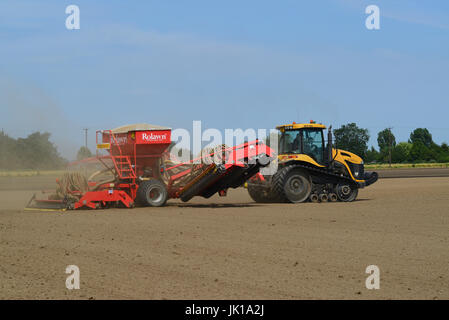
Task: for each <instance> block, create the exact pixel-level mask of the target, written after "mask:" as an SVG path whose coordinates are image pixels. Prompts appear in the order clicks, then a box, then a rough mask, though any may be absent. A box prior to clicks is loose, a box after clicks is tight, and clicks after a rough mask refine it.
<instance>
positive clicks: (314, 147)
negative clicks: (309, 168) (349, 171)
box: [276, 122, 327, 165]
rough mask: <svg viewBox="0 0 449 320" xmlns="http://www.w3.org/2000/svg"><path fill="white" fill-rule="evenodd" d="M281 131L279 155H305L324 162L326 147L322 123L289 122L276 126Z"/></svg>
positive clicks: (321, 163) (321, 162)
mask: <svg viewBox="0 0 449 320" xmlns="http://www.w3.org/2000/svg"><path fill="white" fill-rule="evenodd" d="M276 128H277V129H278V130H279V131H280V132H281V137H280V140H279V155H300V154H302V155H307V156H309V157H310V158H312V159H313V160H314V161H315V162H317V163H318V164H320V165H325V164H326V159H327V157H326V155H327V149H326V146H325V142H324V134H323V129H325V128H326V127H325V126H324V125H322V124H316V123H315V122H311V123H309V124H296V123H293V124H289V125H282V126H278V127H276Z"/></svg>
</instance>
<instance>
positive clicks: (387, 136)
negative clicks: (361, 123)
mask: <svg viewBox="0 0 449 320" xmlns="http://www.w3.org/2000/svg"><path fill="white" fill-rule="evenodd" d="M377 144H378V145H379V151H380V160H381V161H384V162H389V161H390V152H391V153H392V152H393V148H394V146H395V145H396V138H395V136H394V134H393V132H391V129H390V128H387V129H384V130H382V131H380V132H379V133H378V134H377Z"/></svg>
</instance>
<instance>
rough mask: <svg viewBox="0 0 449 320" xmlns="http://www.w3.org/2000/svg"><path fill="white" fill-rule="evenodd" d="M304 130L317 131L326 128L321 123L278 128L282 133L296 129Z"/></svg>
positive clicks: (288, 125) (293, 124) (294, 124)
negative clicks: (314, 129) (311, 129)
mask: <svg viewBox="0 0 449 320" xmlns="http://www.w3.org/2000/svg"><path fill="white" fill-rule="evenodd" d="M303 128H316V129H326V126H325V125H324V124H321V123H292V124H283V125H281V126H277V127H276V129H278V130H279V131H281V132H284V131H285V130H295V129H303Z"/></svg>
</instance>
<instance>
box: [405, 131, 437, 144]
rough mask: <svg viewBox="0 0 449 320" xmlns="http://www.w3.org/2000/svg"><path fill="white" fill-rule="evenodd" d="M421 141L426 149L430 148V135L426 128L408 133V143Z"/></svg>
mask: <svg viewBox="0 0 449 320" xmlns="http://www.w3.org/2000/svg"><path fill="white" fill-rule="evenodd" d="M418 141H421V142H422V143H423V144H424V145H425V146H426V147H427V148H430V147H431V146H432V142H433V141H432V135H431V134H430V132H429V130H427V129H426V128H417V129H415V130H413V132H412V133H410V142H411V143H413V144H415V143H416V142H418Z"/></svg>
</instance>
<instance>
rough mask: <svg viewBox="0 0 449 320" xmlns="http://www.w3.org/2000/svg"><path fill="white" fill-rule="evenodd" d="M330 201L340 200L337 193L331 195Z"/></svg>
mask: <svg viewBox="0 0 449 320" xmlns="http://www.w3.org/2000/svg"><path fill="white" fill-rule="evenodd" d="M328 196H329V201H331V202H336V201H337V200H338V197H337V195H336V194H335V193H329V195H328Z"/></svg>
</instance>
